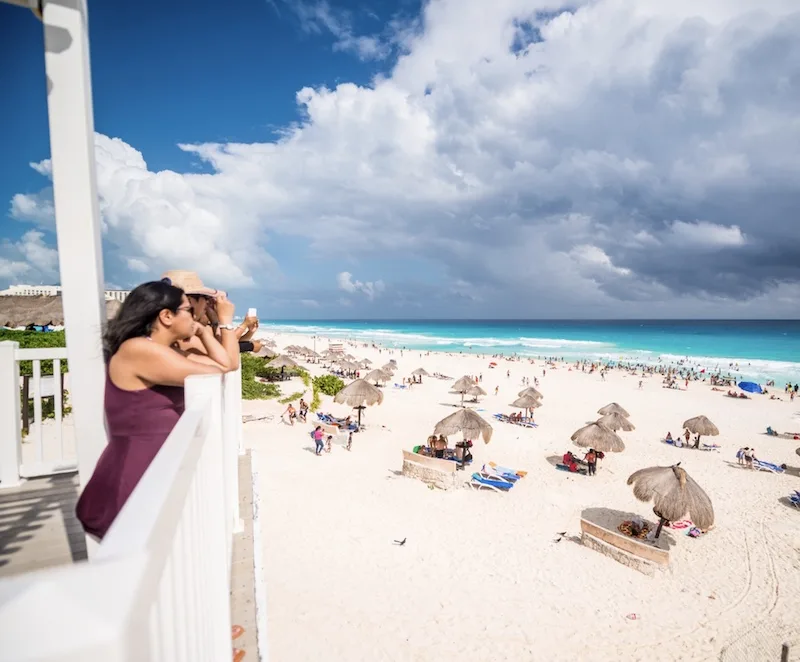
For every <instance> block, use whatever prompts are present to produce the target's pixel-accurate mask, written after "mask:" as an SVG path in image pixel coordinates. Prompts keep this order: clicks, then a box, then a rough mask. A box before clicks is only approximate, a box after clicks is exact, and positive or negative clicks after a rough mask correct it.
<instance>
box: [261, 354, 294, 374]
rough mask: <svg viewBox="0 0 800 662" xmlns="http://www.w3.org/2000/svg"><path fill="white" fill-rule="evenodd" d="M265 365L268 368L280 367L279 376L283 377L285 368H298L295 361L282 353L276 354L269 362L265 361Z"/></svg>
mask: <svg viewBox="0 0 800 662" xmlns="http://www.w3.org/2000/svg"><path fill="white" fill-rule="evenodd" d="M267 365H268V366H269V367H270V368H280V369H281V377H283V373H284V371H285V370H286V368H298V367H299V366H298V365H297V363H296V362H295V361H294V360H293V359H290V358H289V357H288V356H284V355H283V354H281V355H280V356H277V357H275V358H274V359H272V360H271V361H270V362H269V363H267Z"/></svg>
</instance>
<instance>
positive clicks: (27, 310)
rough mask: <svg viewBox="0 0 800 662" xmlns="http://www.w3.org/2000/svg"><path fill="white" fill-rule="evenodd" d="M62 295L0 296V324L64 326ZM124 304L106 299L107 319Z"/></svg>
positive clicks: (13, 325) (111, 317) (14, 325)
mask: <svg viewBox="0 0 800 662" xmlns="http://www.w3.org/2000/svg"><path fill="white" fill-rule="evenodd" d="M61 301H62V300H61V297H60V296H53V297H50V296H41V297H16V296H9V297H6V296H2V297H0V326H7V327H10V328H12V329H13V328H15V327H18V326H29V325H31V324H33V325H35V326H47V325H51V326H64V308H63V306H62V303H61ZM121 306H122V304H121V303H120V302H119V301H116V300H111V301H106V319H113V318H114V316H115V315H116V314H117V312H118V311H119V309H120V307H121Z"/></svg>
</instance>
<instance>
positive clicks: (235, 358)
mask: <svg viewBox="0 0 800 662" xmlns="http://www.w3.org/2000/svg"><path fill="white" fill-rule="evenodd" d="M214 308H215V310H216V312H217V318H218V319H219V332H220V338H221V339H222V346H223V347H224V348H225V351H226V352H227V354H228V359H229V361H228V363H227V366H228V369H229V370H236V368H238V367H239V338H238V337H237V335H236V329H224V328H222V327H224V326H232V325H233V311H234V306H233V302H232V301H230V300H229V299H228V297H226V296H225V295H224V294H220V295H219V296H218V297H217V299H216V305H215V306H214Z"/></svg>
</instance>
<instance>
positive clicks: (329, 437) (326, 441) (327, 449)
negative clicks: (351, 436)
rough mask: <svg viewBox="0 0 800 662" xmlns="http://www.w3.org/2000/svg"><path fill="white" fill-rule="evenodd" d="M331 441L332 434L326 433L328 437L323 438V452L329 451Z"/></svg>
mask: <svg viewBox="0 0 800 662" xmlns="http://www.w3.org/2000/svg"><path fill="white" fill-rule="evenodd" d="M331 443H333V435H330V434H329V435H328V438H327V439H326V440H325V452H326V453H330V452H331Z"/></svg>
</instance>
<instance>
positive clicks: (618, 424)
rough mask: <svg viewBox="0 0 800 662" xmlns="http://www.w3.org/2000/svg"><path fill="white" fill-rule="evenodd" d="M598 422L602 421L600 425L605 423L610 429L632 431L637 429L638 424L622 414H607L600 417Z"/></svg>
mask: <svg viewBox="0 0 800 662" xmlns="http://www.w3.org/2000/svg"><path fill="white" fill-rule="evenodd" d="M597 422H598V423H600V425H605V426H606V427H607V428H608V429H609V430H613V431H614V432H616V431H617V430H624V431H625V432H630V431H631V430H635V429H636V426H634V424H633V423H631V422H630V421H629V420H628V419H627V418H625V417H624V416H623V415H622V414H616V413H615V414H606V415H605V416H603V417H602V418H598V419H597Z"/></svg>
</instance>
